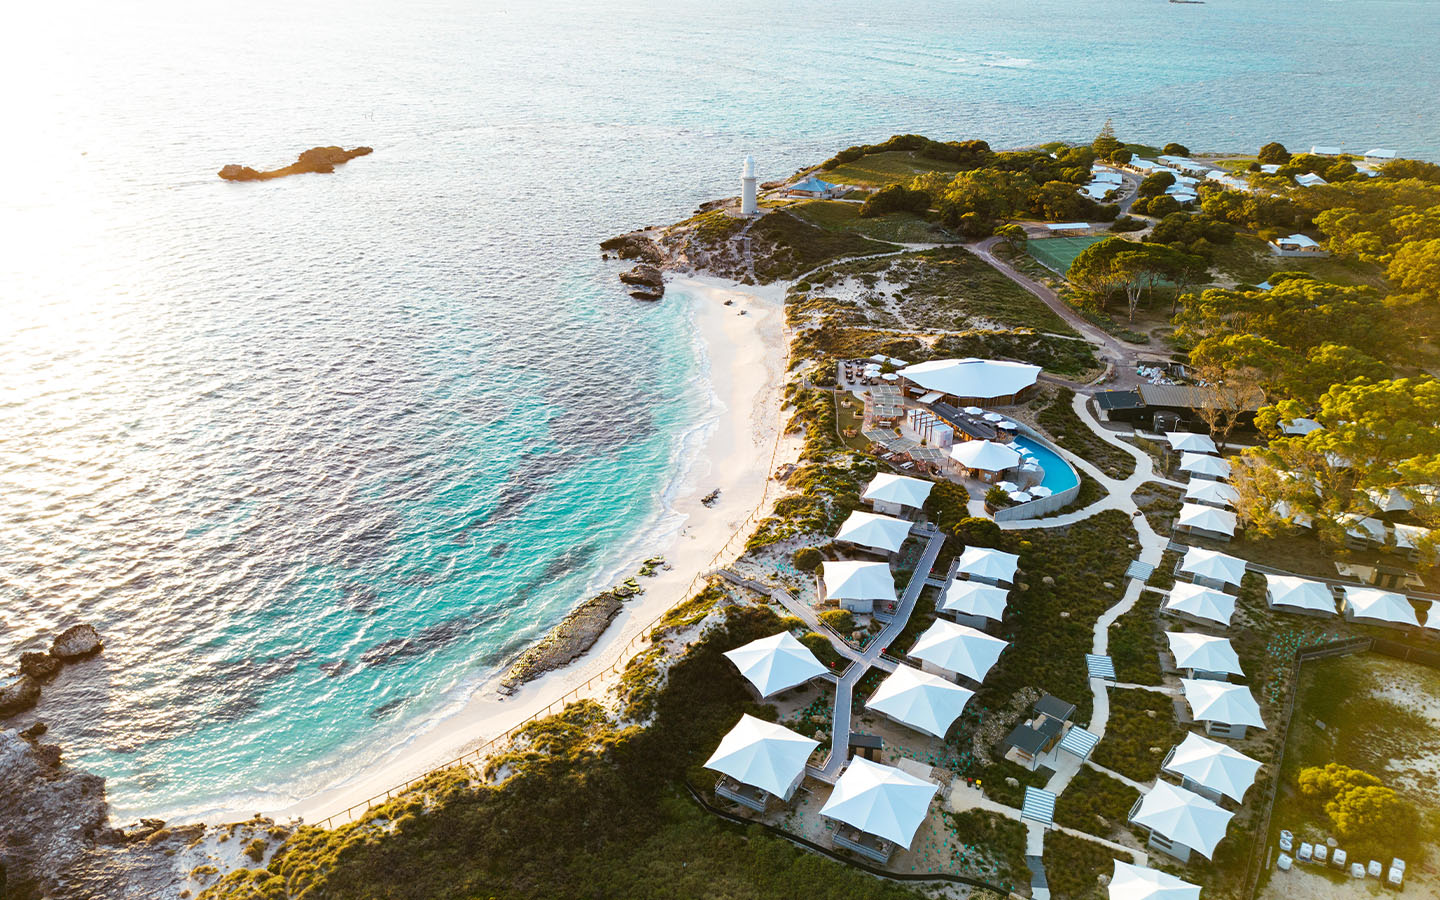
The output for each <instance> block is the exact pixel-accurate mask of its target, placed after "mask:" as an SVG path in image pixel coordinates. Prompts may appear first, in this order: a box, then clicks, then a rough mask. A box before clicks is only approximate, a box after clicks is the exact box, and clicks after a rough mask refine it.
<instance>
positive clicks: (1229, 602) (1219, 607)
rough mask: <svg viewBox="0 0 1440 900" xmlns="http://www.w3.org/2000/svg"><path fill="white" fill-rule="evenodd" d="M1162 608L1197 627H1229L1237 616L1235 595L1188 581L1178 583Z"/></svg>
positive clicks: (1171, 590)
mask: <svg viewBox="0 0 1440 900" xmlns="http://www.w3.org/2000/svg"><path fill="white" fill-rule="evenodd" d="M1160 608H1161V609H1162V610H1164V611H1165V612H1167V613H1169V614H1170V615H1173V616H1176V617H1178V618H1181V619H1185V620H1187V621H1190V622H1194V623H1196V624H1197V625H1210V624H1216V625H1224V626H1226V627H1229V625H1230V619H1231V617H1233V616H1234V615H1235V595H1234V594H1227V593H1224V592H1223V591H1217V590H1214V589H1212V588H1208V587H1202V586H1201V585H1198V584H1192V583H1191V582H1188V581H1177V582H1175V586H1174V587H1173V588H1171V589H1170V594H1169V596H1167V597H1166V598H1165V602H1164V604H1162V605H1161V607H1160Z"/></svg>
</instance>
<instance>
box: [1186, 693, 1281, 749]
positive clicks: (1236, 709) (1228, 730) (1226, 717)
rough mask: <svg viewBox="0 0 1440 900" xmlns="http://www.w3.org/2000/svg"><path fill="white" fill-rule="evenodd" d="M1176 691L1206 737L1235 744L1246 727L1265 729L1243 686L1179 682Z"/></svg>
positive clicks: (1249, 694)
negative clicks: (1220, 738) (1178, 690)
mask: <svg viewBox="0 0 1440 900" xmlns="http://www.w3.org/2000/svg"><path fill="white" fill-rule="evenodd" d="M1180 688H1181V690H1182V691H1183V692H1184V694H1185V701H1186V702H1187V703H1189V704H1190V713H1191V715H1193V716H1194V717H1195V721H1197V722H1204V723H1205V733H1206V734H1211V735H1214V736H1216V737H1222V738H1232V739H1236V740H1238V739H1240V738H1243V737H1245V729H1246V728H1247V727H1254V728H1264V727H1265V720H1264V719H1262V718H1261V717H1260V704H1258V703H1256V702H1255V697H1254V696H1253V695H1252V694H1251V693H1250V689H1249V688H1248V687H1245V686H1244V685H1240V684H1230V683H1228V682H1224V681H1207V680H1205V679H1203V678H1182V679H1180Z"/></svg>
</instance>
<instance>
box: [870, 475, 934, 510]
mask: <svg viewBox="0 0 1440 900" xmlns="http://www.w3.org/2000/svg"><path fill="white" fill-rule="evenodd" d="M934 486H935V483H934V482H932V481H925V480H924V479H922V478H909V477H906V476H904V475H892V474H890V473H889V472H881V473H879V474H877V475H876V476H875V477H874V478H872V479H871V480H870V484H869V485H868V486H867V487H866V488H865V493H863V494H861V495H860V499H862V500H869V501H870V502H872V503H874V502H875V501H877V500H878V501H880V502H881V503H898V504H900V505H901V506H908V507H910V508H912V509H919V508H920V507H922V506H924V505H925V498H926V497H929V496H930V489H931V488H933V487H934Z"/></svg>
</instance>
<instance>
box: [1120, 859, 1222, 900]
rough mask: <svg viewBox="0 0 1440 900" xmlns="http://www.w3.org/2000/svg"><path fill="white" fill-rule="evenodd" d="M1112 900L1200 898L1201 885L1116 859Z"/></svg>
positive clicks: (1197, 899)
mask: <svg viewBox="0 0 1440 900" xmlns="http://www.w3.org/2000/svg"><path fill="white" fill-rule="evenodd" d="M1110 900H1200V886H1199V885H1198V884H1191V883H1190V882H1188V881H1182V880H1181V879H1179V878H1176V877H1175V876H1174V875H1171V874H1170V873H1169V872H1160V871H1157V870H1155V869H1146V868H1142V867H1141V866H1135V865H1131V864H1130V863H1127V862H1121V861H1120V860H1118V859H1117V860H1115V874H1113V875H1111V876H1110Z"/></svg>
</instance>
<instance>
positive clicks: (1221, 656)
mask: <svg viewBox="0 0 1440 900" xmlns="http://www.w3.org/2000/svg"><path fill="white" fill-rule="evenodd" d="M1165 637H1166V638H1168V639H1169V641H1170V652H1171V653H1172V654H1174V656H1175V667H1176V668H1179V669H1200V670H1201V671H1205V672H1224V673H1226V674H1227V675H1244V674H1245V672H1244V671H1243V670H1242V669H1241V668H1240V657H1239V656H1237V655H1236V654H1235V648H1234V647H1232V646H1230V639H1229V638H1223V637H1214V636H1212V635H1208V634H1197V633H1195V632H1193V631H1167V632H1165Z"/></svg>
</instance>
